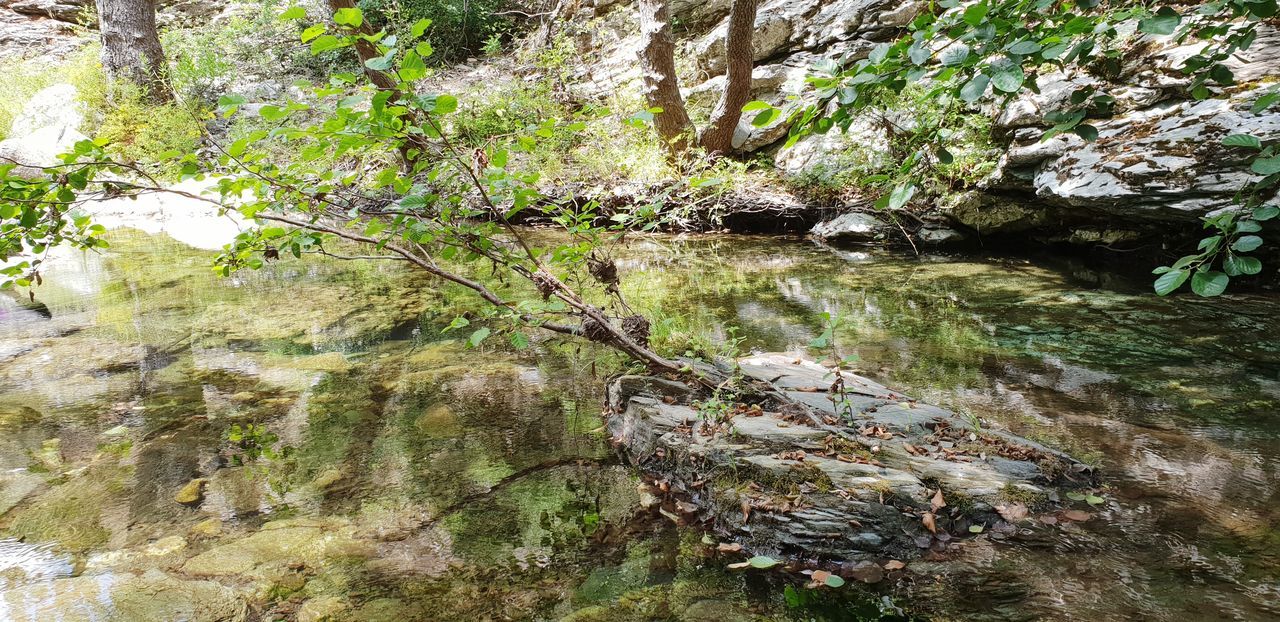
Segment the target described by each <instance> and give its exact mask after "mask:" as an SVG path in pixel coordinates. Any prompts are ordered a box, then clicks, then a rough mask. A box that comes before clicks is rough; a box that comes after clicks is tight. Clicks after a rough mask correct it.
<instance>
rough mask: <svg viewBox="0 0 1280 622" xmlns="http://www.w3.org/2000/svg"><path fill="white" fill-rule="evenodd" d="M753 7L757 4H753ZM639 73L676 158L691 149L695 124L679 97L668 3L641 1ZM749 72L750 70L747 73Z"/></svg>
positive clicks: (661, 131)
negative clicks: (657, 110) (641, 40)
mask: <svg viewBox="0 0 1280 622" xmlns="http://www.w3.org/2000/svg"><path fill="white" fill-rule="evenodd" d="M751 1H752V2H753V3H754V0H751ZM639 4H640V36H641V37H643V39H644V47H643V48H642V49H641V50H640V71H641V73H642V74H643V78H644V97H645V101H646V102H647V103H648V105H649V107H650V108H661V109H662V112H658V113H655V114H654V118H653V125H654V127H655V128H656V129H657V131H658V136H659V137H660V138H661V139H662V141H663V142H664V143H666V146H667V150H668V151H669V152H670V154H671V155H672V156H673V157H680V156H681V155H683V154H684V152H685V151H687V150H688V149H689V144H690V138H691V137H692V134H693V123H692V122H690V121H689V113H688V112H687V111H686V110H685V107H684V97H683V96H681V95H680V83H679V81H677V79H676V59H675V54H676V44H675V37H673V36H672V34H671V12H670V10H669V9H668V8H667V0H640V3H639ZM748 71H750V70H748Z"/></svg>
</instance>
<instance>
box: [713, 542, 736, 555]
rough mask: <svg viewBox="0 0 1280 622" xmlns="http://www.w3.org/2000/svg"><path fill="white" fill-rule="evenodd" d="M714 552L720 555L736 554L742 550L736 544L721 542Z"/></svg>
mask: <svg viewBox="0 0 1280 622" xmlns="http://www.w3.org/2000/svg"><path fill="white" fill-rule="evenodd" d="M716 550H718V551H720V552H721V553H737V552H738V551H741V550H742V545H741V544H738V543H737V542H721V543H720V545H719V546H717V547H716Z"/></svg>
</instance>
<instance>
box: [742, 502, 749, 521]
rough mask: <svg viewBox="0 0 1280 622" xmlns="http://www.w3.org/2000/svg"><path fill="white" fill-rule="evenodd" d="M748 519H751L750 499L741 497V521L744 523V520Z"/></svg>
mask: <svg viewBox="0 0 1280 622" xmlns="http://www.w3.org/2000/svg"><path fill="white" fill-rule="evenodd" d="M750 519H751V501H750V500H748V499H743V500H742V522H743V524H746V522H747V521H748V520H750Z"/></svg>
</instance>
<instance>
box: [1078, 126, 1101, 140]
mask: <svg viewBox="0 0 1280 622" xmlns="http://www.w3.org/2000/svg"><path fill="white" fill-rule="evenodd" d="M1071 131H1072V132H1075V134H1076V136H1079V137H1080V138H1083V139H1085V140H1087V141H1089V142H1093V141H1095V140H1098V128H1096V127H1094V126H1092V125H1089V124H1088V123H1081V124H1080V125H1077V126H1075V127H1073V128H1071Z"/></svg>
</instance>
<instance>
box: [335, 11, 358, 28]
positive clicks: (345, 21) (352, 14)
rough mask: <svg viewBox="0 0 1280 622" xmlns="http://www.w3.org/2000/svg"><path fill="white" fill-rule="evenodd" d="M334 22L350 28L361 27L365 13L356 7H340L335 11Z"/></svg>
mask: <svg viewBox="0 0 1280 622" xmlns="http://www.w3.org/2000/svg"><path fill="white" fill-rule="evenodd" d="M333 22H334V23H335V24H338V25H341V26H347V27H349V28H359V27H360V25H361V24H363V23H364V13H363V12H361V11H360V9H357V8H354V7H349V8H345V9H338V10H337V11H334V12H333Z"/></svg>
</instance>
